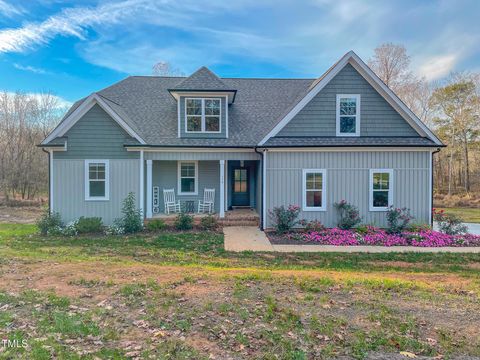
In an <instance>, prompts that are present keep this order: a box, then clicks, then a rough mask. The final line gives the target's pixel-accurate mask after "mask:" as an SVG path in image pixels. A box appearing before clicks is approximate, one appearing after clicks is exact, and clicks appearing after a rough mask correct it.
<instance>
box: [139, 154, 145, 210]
mask: <svg viewBox="0 0 480 360" xmlns="http://www.w3.org/2000/svg"><path fill="white" fill-rule="evenodd" d="M144 186H145V161H144V160H143V151H140V192H139V195H138V204H139V205H140V206H139V208H140V211H141V212H142V217H143V218H145V209H144V207H145V201H144V198H143V197H144V193H145V189H144Z"/></svg>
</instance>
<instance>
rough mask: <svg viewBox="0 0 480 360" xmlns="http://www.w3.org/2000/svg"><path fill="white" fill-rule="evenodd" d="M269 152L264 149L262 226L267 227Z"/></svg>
mask: <svg viewBox="0 0 480 360" xmlns="http://www.w3.org/2000/svg"><path fill="white" fill-rule="evenodd" d="M267 153H268V150H267V149H264V150H263V159H262V163H263V169H262V170H263V171H262V189H263V193H262V228H263V229H265V227H266V225H267Z"/></svg>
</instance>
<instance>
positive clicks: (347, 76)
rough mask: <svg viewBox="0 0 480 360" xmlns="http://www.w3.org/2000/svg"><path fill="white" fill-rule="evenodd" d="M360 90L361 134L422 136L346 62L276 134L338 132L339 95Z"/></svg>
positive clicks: (332, 133) (294, 134)
mask: <svg viewBox="0 0 480 360" xmlns="http://www.w3.org/2000/svg"><path fill="white" fill-rule="evenodd" d="M337 94H360V97H361V100H360V101H361V107H360V114H361V121H360V136H368V137H375V136H420V135H419V134H418V133H417V131H415V129H413V128H412V126H410V124H409V123H408V122H407V121H406V120H405V119H404V118H403V117H402V116H401V115H400V114H399V113H398V112H397V111H396V110H395V109H394V108H393V107H392V106H391V105H390V104H389V103H388V102H387V101H386V100H385V99H384V98H383V96H382V95H380V94H379V93H378V92H377V91H376V90H375V89H374V88H373V86H372V85H370V83H368V81H367V80H366V79H365V78H364V77H363V76H362V75H361V74H360V73H359V72H358V71H357V70H356V69H355V68H354V67H353V66H352V65H351V64H347V65H345V67H344V68H343V69H342V70H340V72H339V73H338V74H337V75H335V77H333V78H332V80H330V82H329V83H328V84H327V85H325V87H324V88H323V89H322V90H321V91H320V92H319V93H318V94H317V95H315V97H314V98H313V99H312V100H310V102H309V103H307V104H306V105H305V107H304V108H303V109H301V110H300V112H299V113H298V114H296V115H295V116H294V117H293V118H292V119H291V120H290V122H289V123H288V124H287V125H286V126H285V127H284V128H283V129H282V130H280V132H279V133H278V134H277V135H276V136H336V95H337Z"/></svg>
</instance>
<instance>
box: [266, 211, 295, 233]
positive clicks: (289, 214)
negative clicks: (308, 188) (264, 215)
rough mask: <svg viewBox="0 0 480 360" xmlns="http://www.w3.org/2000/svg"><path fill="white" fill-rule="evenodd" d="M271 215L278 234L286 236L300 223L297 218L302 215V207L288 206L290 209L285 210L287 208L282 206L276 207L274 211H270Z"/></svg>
mask: <svg viewBox="0 0 480 360" xmlns="http://www.w3.org/2000/svg"><path fill="white" fill-rule="evenodd" d="M269 214H270V217H271V218H272V220H273V223H274V225H275V229H276V231H277V233H279V234H284V233H286V232H289V231H290V230H292V228H293V227H294V226H295V225H297V224H298V223H299V221H298V220H297V218H298V215H299V214H300V206H298V205H288V208H285V206H283V205H282V206H278V207H274V208H273V210H270V212H269Z"/></svg>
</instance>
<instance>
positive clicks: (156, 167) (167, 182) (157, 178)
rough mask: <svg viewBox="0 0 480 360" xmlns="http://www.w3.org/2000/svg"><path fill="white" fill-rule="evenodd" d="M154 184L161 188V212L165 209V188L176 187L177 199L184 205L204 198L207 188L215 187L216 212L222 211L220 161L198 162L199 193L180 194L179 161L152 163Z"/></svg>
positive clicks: (196, 203)
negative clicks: (204, 191)
mask: <svg viewBox="0 0 480 360" xmlns="http://www.w3.org/2000/svg"><path fill="white" fill-rule="evenodd" d="M152 186H158V187H159V188H160V212H161V213H163V212H164V210H165V204H164V201H163V189H175V199H176V200H177V201H178V200H180V203H181V204H182V206H183V203H184V202H185V201H194V202H195V211H196V210H197V206H198V200H203V190H204V189H205V188H208V189H215V212H217V213H218V212H219V211H220V163H219V162H218V161H199V162H198V195H178V163H177V161H154V162H153V164H152Z"/></svg>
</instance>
